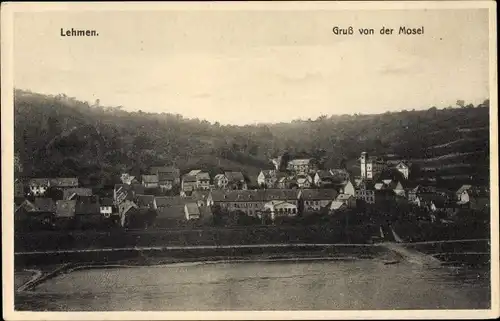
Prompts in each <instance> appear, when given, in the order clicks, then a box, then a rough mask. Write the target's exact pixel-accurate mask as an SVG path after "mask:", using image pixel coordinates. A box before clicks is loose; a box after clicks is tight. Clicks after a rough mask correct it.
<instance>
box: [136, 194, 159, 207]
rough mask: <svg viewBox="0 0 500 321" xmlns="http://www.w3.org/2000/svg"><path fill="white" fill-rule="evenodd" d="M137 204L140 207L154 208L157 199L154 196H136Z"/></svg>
mask: <svg viewBox="0 0 500 321" xmlns="http://www.w3.org/2000/svg"><path fill="white" fill-rule="evenodd" d="M135 203H136V204H137V206H139V207H150V208H153V207H154V205H155V197H154V196H153V195H136V196H135Z"/></svg>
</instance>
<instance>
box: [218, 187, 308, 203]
mask: <svg viewBox="0 0 500 321" xmlns="http://www.w3.org/2000/svg"><path fill="white" fill-rule="evenodd" d="M298 195H299V191H298V190H294V189H267V190H246V191H241V190H231V191H220V190H214V191H212V192H211V197H212V200H213V201H214V202H244V201H247V202H264V201H270V200H292V199H298Z"/></svg>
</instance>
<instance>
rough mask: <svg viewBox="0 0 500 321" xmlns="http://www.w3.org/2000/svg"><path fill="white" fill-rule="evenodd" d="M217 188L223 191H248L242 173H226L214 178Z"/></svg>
mask: <svg viewBox="0 0 500 321" xmlns="http://www.w3.org/2000/svg"><path fill="white" fill-rule="evenodd" d="M214 183H215V186H216V187H218V188H222V189H242V190H246V189H247V184H246V182H245V177H244V176H243V173H242V172H224V174H217V175H215V178H214Z"/></svg>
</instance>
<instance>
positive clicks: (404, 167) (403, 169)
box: [394, 161, 411, 179]
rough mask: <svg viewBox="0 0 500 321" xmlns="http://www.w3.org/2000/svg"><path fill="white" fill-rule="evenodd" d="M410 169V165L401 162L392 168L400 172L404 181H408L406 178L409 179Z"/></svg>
mask: <svg viewBox="0 0 500 321" xmlns="http://www.w3.org/2000/svg"><path fill="white" fill-rule="evenodd" d="M410 167H411V163H408V162H406V161H401V162H399V163H398V164H397V165H396V166H395V167H394V168H395V169H396V170H397V171H398V172H400V173H401V174H403V177H404V178H405V179H408V177H410Z"/></svg>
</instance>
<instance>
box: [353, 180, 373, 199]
mask: <svg viewBox="0 0 500 321" xmlns="http://www.w3.org/2000/svg"><path fill="white" fill-rule="evenodd" d="M355 189H356V195H355V197H356V198H357V199H359V200H362V201H364V202H366V203H367V204H375V186H374V184H373V182H371V181H366V180H362V181H360V182H359V183H358V185H357V186H356V187H355Z"/></svg>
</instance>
